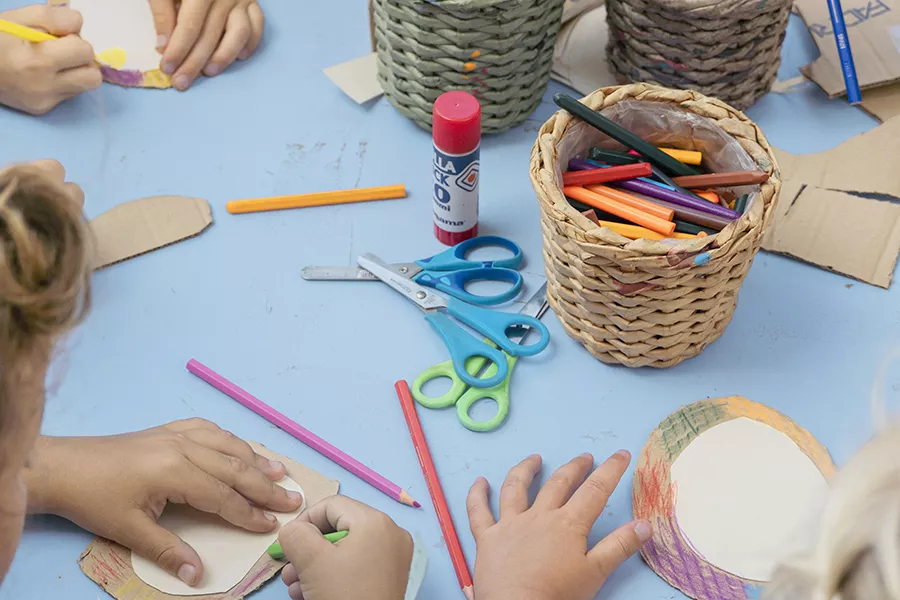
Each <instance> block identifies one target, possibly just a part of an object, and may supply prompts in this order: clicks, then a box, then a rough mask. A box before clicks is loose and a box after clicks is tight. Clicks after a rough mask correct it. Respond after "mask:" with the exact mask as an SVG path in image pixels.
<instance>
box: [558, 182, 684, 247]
mask: <svg viewBox="0 0 900 600" xmlns="http://www.w3.org/2000/svg"><path fill="white" fill-rule="evenodd" d="M563 194H565V195H566V196H568V197H569V198H572V199H574V200H578V201H579V202H582V203H584V204H587V205H588V206H593V207H594V208H599V209H600V210H605V211H606V212H608V213H611V214H614V215H616V216H617V217H620V218H622V219H627V220H629V221H631V222H632V223H637V224H638V225H641V226H643V227H646V228H647V229H651V230H653V231H655V232H657V233H661V234H663V235H669V234H670V233H672V232H673V231H675V223H673V222H671V221H666V220H665V219H660V218H659V217H654V216H653V215H651V214H648V213H645V212H644V211H642V210H638V209H636V208H633V207H631V206H628V205H627V204H622V203H621V202H619V201H617V200H613V199H612V198H609V197H607V196H605V195H601V194H598V193H596V192H592V191H590V190H586V189H584V188H583V187H577V186H571V187H564V188H563Z"/></svg>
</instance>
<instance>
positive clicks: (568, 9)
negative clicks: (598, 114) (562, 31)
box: [562, 0, 604, 91]
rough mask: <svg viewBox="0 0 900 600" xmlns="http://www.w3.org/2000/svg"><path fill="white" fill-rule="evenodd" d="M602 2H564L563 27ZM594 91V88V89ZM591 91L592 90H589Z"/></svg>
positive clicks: (570, 0)
mask: <svg viewBox="0 0 900 600" xmlns="http://www.w3.org/2000/svg"><path fill="white" fill-rule="evenodd" d="M603 3H604V0H566V1H565V3H564V4H563V13H562V23H563V25H565V24H566V23H568V22H569V21H572V20H573V19H577V18H578V17H579V16H580V15H583V14H584V13H586V12H588V11H589V10H592V9H595V8H597V7H598V6H603ZM594 89H596V88H594ZM591 91H593V90H591Z"/></svg>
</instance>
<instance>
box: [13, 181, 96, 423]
mask: <svg viewBox="0 0 900 600" xmlns="http://www.w3.org/2000/svg"><path fill="white" fill-rule="evenodd" d="M89 248H90V237H89V235H88V230H87V226H86V224H85V220H84V216H83V213H82V211H81V207H80V206H78V205H77V204H76V202H75V201H74V200H73V199H72V198H71V197H70V195H69V193H68V191H67V190H66V188H65V187H64V186H63V184H62V183H61V182H59V183H58V182H56V181H54V180H53V178H52V177H50V176H49V174H48V173H47V172H46V171H44V170H43V169H41V168H39V167H35V166H15V167H10V168H8V169H5V170H2V171H0V436H2V437H3V438H6V437H7V435H10V434H12V433H13V432H14V431H15V428H16V427H17V426H18V423H19V421H20V418H19V417H20V416H21V415H22V412H21V411H23V410H27V409H28V407H25V406H22V403H23V402H24V400H23V399H22V397H23V396H26V395H30V394H31V393H33V392H35V391H36V390H40V391H41V393H42V391H43V379H44V376H45V373H46V368H47V365H48V363H49V361H50V357H51V355H52V352H53V346H54V343H55V341H56V339H57V337H58V336H59V335H61V334H63V333H65V332H66V331H68V330H69V329H70V328H71V327H73V326H74V325H76V324H77V323H78V322H79V321H80V320H81V319H82V317H83V316H84V314H85V313H86V312H87V310H88V305H89V298H90V268H89V262H88V259H89ZM41 397H42V396H41ZM36 410H40V408H37V409H36Z"/></svg>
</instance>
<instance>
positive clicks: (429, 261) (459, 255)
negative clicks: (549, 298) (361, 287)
mask: <svg viewBox="0 0 900 600" xmlns="http://www.w3.org/2000/svg"><path fill="white" fill-rule="evenodd" d="M488 247H499V248H503V249H504V250H509V251H510V252H512V256H508V257H506V258H502V259H499V260H484V261H482V260H468V259H467V258H466V255H467V254H469V253H470V252H472V251H473V250H476V249H478V248H488ZM522 260H523V256H522V249H521V248H519V246H518V245H517V244H516V243H515V242H513V241H512V240H508V239H506V238H504V237H500V236H495V235H485V236H481V237H474V238H472V239H470V240H466V241H464V242H462V243H460V244H457V245H456V246H453V247H452V248H449V249H447V250H444V251H443V252H441V253H440V254H435V255H434V256H432V257H430V258H423V259H422V260H417V261H415V262H412V263H397V264H393V265H390V266H389V268H390V269H391V270H392V271H394V272H395V273H396V274H398V275H402V276H404V277H406V278H407V279H411V280H413V281H415V282H416V283H419V284H421V285H427V286H428V287H433V288H435V289H437V290H440V291H442V292H444V293H445V294H449V295H451V296H453V297H455V298H459V299H460V300H462V301H463V302H468V303H469V304H476V305H479V306H493V305H495V304H502V303H504V302H509V301H510V300H512V299H513V298H515V297H516V296H518V295H519V292H520V291H521V290H522V275H521V274H520V273H519V272H518V271H517V270H516V269H518V268H519V267H520V266H522ZM303 278H304V279H307V280H311V281H378V278H377V277H376V276H375V275H373V274H372V273H370V272H369V271H367V270H366V269H362V268H359V267H306V268H305V269H303ZM473 281H500V282H504V283H509V284H510V287H509V288H507V289H506V290H504V291H503V292H502V293H499V294H494V295H492V296H486V295H479V294H472V293H470V292H468V291H466V286H467V285H468V284H470V283H472V282H473Z"/></svg>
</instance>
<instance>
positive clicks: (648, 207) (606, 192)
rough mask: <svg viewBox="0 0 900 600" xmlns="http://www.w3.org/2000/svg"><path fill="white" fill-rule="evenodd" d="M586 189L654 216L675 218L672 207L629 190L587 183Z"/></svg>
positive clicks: (669, 219) (668, 219) (666, 218)
mask: <svg viewBox="0 0 900 600" xmlns="http://www.w3.org/2000/svg"><path fill="white" fill-rule="evenodd" d="M584 189H586V190H590V191H592V192H596V193H598V194H600V195H601V196H606V197H607V198H612V199H613V200H618V201H619V202H621V203H622V204H625V205H627V206H630V207H632V208H636V209H638V210H640V211H643V212H645V213H647V214H649V215H653V216H654V217H659V218H660V219H663V220H665V221H671V220H672V219H674V218H675V211H674V210H673V209H671V208H666V207H665V206H660V205H659V204H655V203H653V202H650V201H649V200H644V199H643V198H639V197H637V196H635V195H634V194H630V193H628V192H623V191H622V190H617V189H614V188H611V187H609V186H606V185H600V184H597V185H586V186H584Z"/></svg>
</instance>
